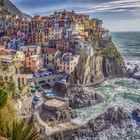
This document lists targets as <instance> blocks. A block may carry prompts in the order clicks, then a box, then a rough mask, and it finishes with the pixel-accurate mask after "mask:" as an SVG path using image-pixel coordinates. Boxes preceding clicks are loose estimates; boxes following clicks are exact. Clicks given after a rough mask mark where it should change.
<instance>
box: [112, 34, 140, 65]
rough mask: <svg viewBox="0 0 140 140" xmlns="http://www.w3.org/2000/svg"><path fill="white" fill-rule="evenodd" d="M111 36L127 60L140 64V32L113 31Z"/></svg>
mask: <svg viewBox="0 0 140 140" xmlns="http://www.w3.org/2000/svg"><path fill="white" fill-rule="evenodd" d="M111 36H112V39H113V42H114V43H115V44H116V47H117V48H118V50H119V51H120V52H121V54H122V55H123V57H124V58H125V60H126V61H130V62H132V63H136V64H138V65H139V66H140V32H113V33H111Z"/></svg>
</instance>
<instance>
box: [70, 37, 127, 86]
mask: <svg viewBox="0 0 140 140" xmlns="http://www.w3.org/2000/svg"><path fill="white" fill-rule="evenodd" d="M91 49H92V50H90V51H93V55H90V54H88V53H87V51H86V50H82V51H81V54H80V60H79V63H78V65H77V66H76V68H75V70H74V72H73V73H72V74H71V75H70V82H71V83H72V84H80V85H88V84H92V83H95V82H99V81H101V80H103V79H105V78H107V77H113V76H120V75H123V74H124V73H125V63H124V60H123V58H122V56H121V54H120V53H119V52H118V50H117V49H116V47H115V45H114V44H113V42H112V39H111V37H108V38H107V39H106V40H103V39H102V38H101V37H100V36H99V34H98V35H96V37H95V38H94V40H93V41H92V45H91Z"/></svg>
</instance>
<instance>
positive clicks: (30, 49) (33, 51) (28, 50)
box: [20, 45, 41, 57]
mask: <svg viewBox="0 0 140 140" xmlns="http://www.w3.org/2000/svg"><path fill="white" fill-rule="evenodd" d="M20 50H21V51H23V52H24V54H25V56H26V57H28V56H32V55H40V54H41V47H40V46H38V45H31V46H23V47H22V48H21V49H20Z"/></svg>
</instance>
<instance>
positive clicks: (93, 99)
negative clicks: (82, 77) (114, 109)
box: [65, 87, 103, 109]
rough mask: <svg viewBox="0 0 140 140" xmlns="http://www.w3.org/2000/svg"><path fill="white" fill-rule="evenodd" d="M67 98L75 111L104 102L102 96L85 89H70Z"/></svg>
mask: <svg viewBox="0 0 140 140" xmlns="http://www.w3.org/2000/svg"><path fill="white" fill-rule="evenodd" d="M65 97H66V98H68V101H69V106H70V107H71V108H73V109H76V108H83V107H89V106H93V105H95V104H98V103H101V102H102V101H103V97H102V96H101V95H100V94H98V93H94V92H92V91H90V90H86V89H84V88H83V87H69V88H68V90H67V92H66V94H65Z"/></svg>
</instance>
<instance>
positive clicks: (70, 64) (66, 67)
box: [57, 53, 79, 74]
mask: <svg viewBox="0 0 140 140" xmlns="http://www.w3.org/2000/svg"><path fill="white" fill-rule="evenodd" d="M78 62H79V55H72V54H71V53H65V54H63V56H62V57H61V58H58V59H57V67H58V69H59V70H60V71H64V72H65V73H67V74H71V73H72V72H73V71H74V69H75V67H76V65H77V64H78Z"/></svg>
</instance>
